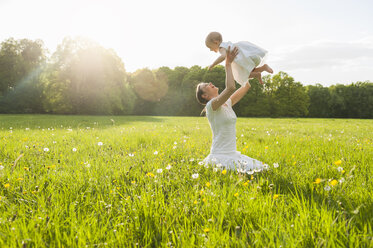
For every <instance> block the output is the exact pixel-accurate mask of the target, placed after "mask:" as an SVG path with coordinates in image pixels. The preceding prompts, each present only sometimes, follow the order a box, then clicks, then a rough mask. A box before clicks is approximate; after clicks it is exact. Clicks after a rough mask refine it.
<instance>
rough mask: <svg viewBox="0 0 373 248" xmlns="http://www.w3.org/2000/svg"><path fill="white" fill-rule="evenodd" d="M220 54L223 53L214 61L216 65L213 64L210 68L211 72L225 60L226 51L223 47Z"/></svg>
mask: <svg viewBox="0 0 373 248" xmlns="http://www.w3.org/2000/svg"><path fill="white" fill-rule="evenodd" d="M220 52H221V55H220V56H219V57H218V58H217V59H216V60H215V61H214V63H212V65H210V66H209V70H211V69H212V68H213V67H214V66H216V65H218V64H220V63H221V62H223V61H224V60H225V56H226V50H225V49H224V48H222V47H221V48H220Z"/></svg>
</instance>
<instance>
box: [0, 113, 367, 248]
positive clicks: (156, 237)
mask: <svg viewBox="0 0 373 248" xmlns="http://www.w3.org/2000/svg"><path fill="white" fill-rule="evenodd" d="M111 119H112V120H111ZM372 124H373V123H372V120H341V119H338V120H335V119H295V118H292V119H276V121H273V119H266V118H260V119H255V118H238V120H237V149H238V151H240V152H241V153H242V154H245V155H247V156H250V157H252V158H256V159H258V160H260V161H263V162H265V163H267V164H268V165H269V170H268V171H266V172H262V173H256V174H255V175H254V176H253V177H251V176H250V175H241V174H237V173H236V172H234V171H228V172H227V173H226V174H223V173H222V171H221V170H220V169H217V170H214V168H212V167H209V168H206V167H204V166H203V165H201V164H199V162H201V160H202V159H203V158H205V156H207V154H208V153H209V149H210V145H211V130H210V127H209V125H208V122H207V119H206V118H201V117H134V116H124V117H123V116H63V115H24V116H21V115H0V139H1V142H0V213H1V214H0V223H1V225H0V247H86V246H88V247H105V246H107V247H170V246H172V247H227V246H228V247H280V246H282V247H372V245H373V243H372V242H373V240H372V237H373V229H372V223H373V200H372V199H373V177H372V176H371V175H372V172H373V167H372V166H373V165H372V163H371V158H372V155H373V139H372V136H371V129H372V128H371V127H372ZM357 127H358V128H357ZM46 148H48V149H46ZM74 148H75V149H74ZM160 169H162V171H161V170H160ZM193 174H198V177H197V178H195V179H194V178H193V177H192V175H193ZM334 180H335V181H334Z"/></svg>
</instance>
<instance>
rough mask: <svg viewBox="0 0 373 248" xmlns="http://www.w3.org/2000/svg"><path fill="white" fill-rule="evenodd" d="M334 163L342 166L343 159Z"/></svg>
mask: <svg viewBox="0 0 373 248" xmlns="http://www.w3.org/2000/svg"><path fill="white" fill-rule="evenodd" d="M334 164H335V165H336V166H340V165H341V164H342V161H341V160H337V161H335V162H334Z"/></svg>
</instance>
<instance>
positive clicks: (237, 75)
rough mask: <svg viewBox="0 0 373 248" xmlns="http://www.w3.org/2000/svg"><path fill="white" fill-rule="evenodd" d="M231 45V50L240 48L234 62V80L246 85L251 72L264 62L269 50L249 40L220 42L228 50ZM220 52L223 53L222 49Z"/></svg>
mask: <svg viewBox="0 0 373 248" xmlns="http://www.w3.org/2000/svg"><path fill="white" fill-rule="evenodd" d="M229 46H230V50H231V51H232V50H233V48H234V47H237V48H238V54H237V56H236V58H235V59H234V61H233V62H232V73H233V77H234V80H236V82H237V83H239V84H240V85H244V84H245V83H246V82H248V81H249V76H250V73H251V72H252V71H253V70H254V68H255V67H258V66H261V65H263V64H264V58H265V56H266V54H267V51H266V50H264V49H263V48H261V47H258V46H257V45H255V44H253V43H250V42H248V41H240V42H237V43H232V42H230V41H228V42H222V43H221V44H220V47H222V48H225V49H226V50H228V47H229ZM219 52H220V53H221V51H220V49H219Z"/></svg>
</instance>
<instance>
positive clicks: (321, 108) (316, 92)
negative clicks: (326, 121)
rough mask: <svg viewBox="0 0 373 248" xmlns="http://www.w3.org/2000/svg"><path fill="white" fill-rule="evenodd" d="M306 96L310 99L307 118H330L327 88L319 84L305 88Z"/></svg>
mask: <svg viewBox="0 0 373 248" xmlns="http://www.w3.org/2000/svg"><path fill="white" fill-rule="evenodd" d="M306 91H307V94H308V97H309V98H310V106H309V108H308V111H309V113H308V116H309V117H320V118H327V117H329V116H330V114H331V111H330V106H329V104H330V98H331V97H330V92H329V89H328V88H327V87H323V86H322V85H320V84H316V85H315V86H314V85H309V86H307V90H306Z"/></svg>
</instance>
